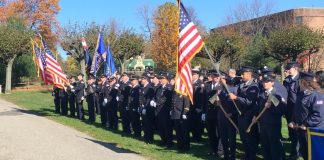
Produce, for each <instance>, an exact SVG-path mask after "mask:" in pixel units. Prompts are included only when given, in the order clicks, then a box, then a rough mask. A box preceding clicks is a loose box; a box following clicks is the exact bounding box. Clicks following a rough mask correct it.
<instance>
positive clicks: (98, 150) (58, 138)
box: [0, 99, 145, 160]
mask: <svg viewBox="0 0 324 160" xmlns="http://www.w3.org/2000/svg"><path fill="white" fill-rule="evenodd" d="M142 159H145V158H143V157H141V156H139V155H137V154H135V153H131V152H129V151H126V150H123V149H120V148H118V147H116V146H115V145H113V144H109V143H105V142H100V141H97V140H95V139H94V138H92V137H89V136H87V135H86V134H84V133H81V132H79V131H76V130H75V129H73V128H69V127H67V126H64V125H61V124H59V123H56V122H54V121H51V120H49V119H47V118H44V117H40V116H36V115H33V114H30V113H28V111H26V110H23V109H21V108H19V107H18V106H16V105H14V104H12V103H9V102H6V101H4V100H1V99H0V160H142Z"/></svg>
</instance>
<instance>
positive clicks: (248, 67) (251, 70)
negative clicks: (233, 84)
mask: <svg viewBox="0 0 324 160" xmlns="http://www.w3.org/2000/svg"><path fill="white" fill-rule="evenodd" d="M240 71H241V73H244V72H253V67H250V66H244V67H241V69H240Z"/></svg>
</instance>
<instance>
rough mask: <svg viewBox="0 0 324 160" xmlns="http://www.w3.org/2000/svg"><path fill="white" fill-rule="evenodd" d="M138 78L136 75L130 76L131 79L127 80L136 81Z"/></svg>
mask: <svg viewBox="0 0 324 160" xmlns="http://www.w3.org/2000/svg"><path fill="white" fill-rule="evenodd" d="M139 78H140V77H139V76H137V75H131V77H130V78H129V80H131V81H132V80H138V79H139Z"/></svg>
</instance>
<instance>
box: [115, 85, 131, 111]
mask: <svg viewBox="0 0 324 160" xmlns="http://www.w3.org/2000/svg"><path fill="white" fill-rule="evenodd" d="M119 85H120V86H119V90H120V92H119V94H118V97H119V101H120V102H121V105H122V108H123V109H125V108H126V106H127V104H128V96H129V94H130V90H131V89H132V87H131V86H130V83H129V82H126V83H124V82H121V83H120V84H119Z"/></svg>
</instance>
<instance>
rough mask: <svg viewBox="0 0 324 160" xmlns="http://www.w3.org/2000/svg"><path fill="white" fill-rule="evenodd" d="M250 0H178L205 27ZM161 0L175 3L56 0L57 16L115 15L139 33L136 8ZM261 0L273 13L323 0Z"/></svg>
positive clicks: (89, 18) (64, 21)
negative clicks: (270, 6) (193, 13)
mask: <svg viewBox="0 0 324 160" xmlns="http://www.w3.org/2000/svg"><path fill="white" fill-rule="evenodd" d="M251 1H254V0H182V3H183V4H184V5H185V6H186V7H192V8H193V9H194V10H195V12H196V14H197V18H198V19H199V20H200V21H201V23H202V25H204V26H205V27H206V29H212V28H215V27H217V26H220V25H221V24H223V23H224V22H225V17H226V15H228V14H229V13H231V10H233V9H235V8H236V7H237V6H238V5H239V4H250V3H251ZM165 2H173V3H175V2H176V0H78V1H76V0H60V7H61V10H60V12H59V14H58V20H59V22H60V23H61V26H62V27H64V26H66V25H68V24H69V23H72V24H73V23H75V22H78V23H80V24H84V23H90V22H96V23H98V24H105V23H108V22H109V20H111V19H115V20H117V22H118V23H119V24H121V25H122V26H125V27H126V28H133V29H134V30H135V31H136V32H138V33H141V32H142V31H143V30H142V28H141V27H142V24H143V21H142V20H141V18H140V16H139V14H138V8H139V7H141V6H143V5H147V6H149V8H150V9H151V10H152V11H153V10H154V9H155V8H156V7H157V6H159V5H162V4H164V3H165ZM261 3H262V4H269V3H270V4H271V5H272V6H273V9H272V12H273V13H275V12H280V11H284V10H288V9H294V8H304V7H307V8H324V0H261ZM61 55H62V54H61ZM62 56H63V57H64V55H62Z"/></svg>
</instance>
